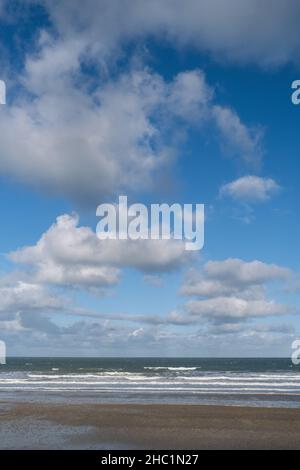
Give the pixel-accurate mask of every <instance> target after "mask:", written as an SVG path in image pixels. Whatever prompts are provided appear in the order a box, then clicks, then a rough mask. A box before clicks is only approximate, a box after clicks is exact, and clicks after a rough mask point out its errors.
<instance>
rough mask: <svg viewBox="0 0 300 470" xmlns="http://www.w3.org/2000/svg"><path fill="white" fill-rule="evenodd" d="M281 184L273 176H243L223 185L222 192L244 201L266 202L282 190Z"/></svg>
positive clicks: (224, 194)
mask: <svg viewBox="0 0 300 470" xmlns="http://www.w3.org/2000/svg"><path fill="white" fill-rule="evenodd" d="M280 189H281V188H280V186H279V184H278V183H276V181H274V180H273V179H271V178H262V177H259V176H243V177H242V178H239V179H237V180H235V181H232V182H231V183H228V184H225V185H223V186H222V187H221V190H220V194H221V195H223V196H229V197H231V198H233V199H236V200H239V201H244V202H255V203H258V202H266V201H268V200H270V199H271V197H272V196H274V195H275V194H277V193H278V192H279V191H280Z"/></svg>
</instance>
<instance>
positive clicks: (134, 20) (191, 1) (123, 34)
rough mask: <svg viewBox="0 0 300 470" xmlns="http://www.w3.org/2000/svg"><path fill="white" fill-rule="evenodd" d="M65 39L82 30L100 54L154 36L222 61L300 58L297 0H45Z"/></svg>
mask: <svg viewBox="0 0 300 470" xmlns="http://www.w3.org/2000/svg"><path fill="white" fill-rule="evenodd" d="M41 3H42V4H43V5H46V7H47V9H48V11H49V13H50V15H51V18H52V21H53V23H54V24H55V26H56V28H57V30H58V31H59V32H60V34H61V35H63V36H64V37H65V38H74V36H76V35H77V34H78V32H79V31H80V33H81V35H82V37H83V38H84V40H85V41H88V42H90V43H91V45H92V48H93V50H94V51H95V53H99V51H101V52H102V53H104V52H106V53H107V51H108V50H111V49H112V48H116V47H117V46H118V45H119V44H120V43H121V42H123V43H126V42H128V41H130V40H132V39H134V38H143V37H146V36H149V35H156V36H158V37H160V39H161V38H163V39H167V40H169V41H171V43H172V45H174V44H175V45H177V46H179V47H182V46H187V45H188V46H192V47H193V48H197V49H199V50H202V51H208V52H209V53H211V54H212V55H213V56H214V57H216V58H217V59H220V60H229V61H232V62H238V63H254V64H259V65H261V66H264V67H267V66H278V65H281V64H285V63H287V62H294V61H295V62H296V61H298V60H299V45H300V39H299V34H298V24H299V19H300V7H299V2H298V1H297V0H290V1H289V2H286V1H285V0H266V1H264V2H261V1H259V0H242V1H241V0H226V2H224V1H223V0H200V1H199V0H187V1H186V2H182V1H181V0H152V1H151V2H148V1H147V0H123V1H122V2H111V1H110V0H101V1H100V2H99V0H87V2H86V3H85V7H84V8H83V7H82V2H80V0H73V1H72V2H66V1H63V2H62V1H60V0H41Z"/></svg>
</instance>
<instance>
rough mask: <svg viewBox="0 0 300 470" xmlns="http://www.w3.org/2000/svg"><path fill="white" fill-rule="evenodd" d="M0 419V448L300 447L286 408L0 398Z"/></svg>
mask: <svg viewBox="0 0 300 470" xmlns="http://www.w3.org/2000/svg"><path fill="white" fill-rule="evenodd" d="M0 425H1V426H0V439H1V440H0V442H1V443H2V444H0V449H25V448H26V449H36V450H37V449H48V448H49V449H64V448H66V449H67V448H78V449H99V450H100V449H101V450H102V449H107V450H111V449H114V450H117V449H120V450H122V449H149V450H154V449H158V450H159V449H170V450H171V449H182V450H184V449H194V450H202V449H203V450H205V449H299V448H300V410H299V409H288V408H257V407H255V408H253V407H240V406H239V407H235V406H215V405H167V404H163V405H152V404H148V405H133V404H132V405H127V404H126V405H114V404H112V405H102V404H94V405H90V404H89V405H86V404H85V405H72V404H69V405H65V404H64V405H62V404H45V403H36V404H32V403H12V402H0ZM22 436H25V437H26V439H25V437H23V438H22ZM22 439H23V440H22ZM24 439H25V440H24ZM3 443H4V444H3Z"/></svg>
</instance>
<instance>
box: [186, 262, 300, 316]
mask: <svg viewBox="0 0 300 470" xmlns="http://www.w3.org/2000/svg"><path fill="white" fill-rule="evenodd" d="M291 274H292V273H291V271H290V270H289V269H287V268H283V267H280V266H277V265H273V264H266V263H262V262H260V261H252V262H245V261H243V260H240V259H227V260H225V261H210V262H208V263H206V264H205V265H204V267H203V271H202V273H198V272H194V271H193V272H191V273H190V275H189V276H188V277H187V279H186V281H185V283H184V284H183V286H182V288H181V291H180V292H181V294H182V295H186V296H194V297H198V299H196V300H191V301H188V302H187V303H186V305H185V307H186V310H187V312H188V313H189V314H190V315H198V316H199V317H204V318H207V319H208V320H210V321H213V322H217V323H222V322H224V323H228V322H229V323H230V322H231V323H233V322H241V321H248V320H249V319H251V318H256V317H264V316H266V317H268V316H277V315H285V314H288V313H289V312H290V309H289V308H288V307H287V306H286V305H281V304H278V303H277V302H275V301H274V300H269V299H267V298H266V288H267V286H268V284H269V283H271V282H272V281H286V280H287V279H289V278H290V276H291Z"/></svg>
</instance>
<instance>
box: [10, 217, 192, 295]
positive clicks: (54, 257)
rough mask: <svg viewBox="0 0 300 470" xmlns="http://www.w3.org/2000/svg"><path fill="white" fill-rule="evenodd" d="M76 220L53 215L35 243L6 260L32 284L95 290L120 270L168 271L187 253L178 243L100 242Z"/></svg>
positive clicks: (112, 281) (109, 282)
mask: <svg viewBox="0 0 300 470" xmlns="http://www.w3.org/2000/svg"><path fill="white" fill-rule="evenodd" d="M78 223H79V220H78V218H77V216H75V215H74V216H69V215H64V216H61V217H58V219H57V221H56V223H55V224H53V225H52V227H50V229H49V230H48V231H47V232H46V233H44V234H43V236H42V237H41V239H40V240H39V241H38V242H37V244H36V245H35V246H32V247H25V248H23V249H21V250H19V251H16V252H14V253H12V254H11V255H10V258H11V260H12V261H14V262H16V263H20V264H25V265H28V266H29V267H30V268H31V270H32V275H33V279H34V281H35V282H38V283H46V284H53V285H61V286H68V287H81V288H86V289H89V288H94V289H97V288H101V287H105V286H109V285H113V284H115V283H116V282H118V280H119V275H120V269H121V268H124V267H132V268H135V269H138V270H140V271H142V272H146V273H147V272H148V273H151V272H163V271H169V270H172V269H175V268H178V267H180V266H181V265H182V263H184V262H185V261H186V260H187V259H188V256H189V255H188V253H187V252H186V251H185V245H184V243H183V242H182V241H178V240H137V241H132V240H130V239H128V240H104V241H102V240H99V239H98V238H97V235H96V233H95V232H93V231H92V230H91V229H90V228H89V227H79V226H78Z"/></svg>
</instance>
